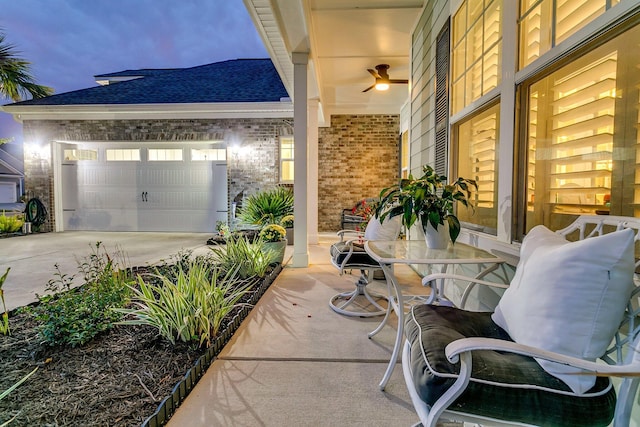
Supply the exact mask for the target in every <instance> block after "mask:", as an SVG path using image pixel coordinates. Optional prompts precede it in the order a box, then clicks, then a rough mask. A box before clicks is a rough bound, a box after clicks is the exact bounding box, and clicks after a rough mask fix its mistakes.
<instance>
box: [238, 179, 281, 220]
mask: <svg viewBox="0 0 640 427" xmlns="http://www.w3.org/2000/svg"><path fill="white" fill-rule="evenodd" d="M291 214H293V192H292V191H291V190H290V189H289V188H286V187H276V188H274V189H271V190H265V191H260V192H258V193H256V194H253V195H251V196H249V197H248V198H247V200H245V201H244V206H243V208H242V209H241V211H240V213H239V217H240V219H241V220H242V221H243V222H245V223H247V224H252V225H257V226H264V225H267V224H278V223H279V222H280V219H281V218H282V217H284V216H286V215H291Z"/></svg>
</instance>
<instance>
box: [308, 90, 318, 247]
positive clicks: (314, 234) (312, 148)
mask: <svg viewBox="0 0 640 427" xmlns="http://www.w3.org/2000/svg"><path fill="white" fill-rule="evenodd" d="M307 108H308V113H309V114H308V117H309V128H308V129H307V140H308V141H309V144H308V147H307V149H308V155H307V158H308V162H309V164H308V168H307V170H308V173H307V177H308V179H309V182H308V183H307V209H308V210H309V211H308V218H307V227H309V229H308V238H309V244H311V245H317V244H318V241H319V239H318V100H317V99H310V100H309V102H308V103H307Z"/></svg>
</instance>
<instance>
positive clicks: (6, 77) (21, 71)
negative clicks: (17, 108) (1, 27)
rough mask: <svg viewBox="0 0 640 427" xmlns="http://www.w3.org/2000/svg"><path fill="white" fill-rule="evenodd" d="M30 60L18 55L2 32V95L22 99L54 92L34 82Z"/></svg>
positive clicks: (0, 91)
mask: <svg viewBox="0 0 640 427" xmlns="http://www.w3.org/2000/svg"><path fill="white" fill-rule="evenodd" d="M30 65H31V63H30V62H27V61H25V60H24V59H22V58H19V57H18V56H16V51H15V47H14V46H13V45H11V44H8V43H6V42H5V35H4V34H3V33H0V95H3V96H6V97H7V98H11V99H12V100H14V101H20V100H22V99H23V97H24V98H27V97H28V96H29V95H31V97H33V98H44V97H45V96H49V95H51V94H53V89H52V88H50V87H48V86H42V85H39V84H36V83H35V82H34V79H33V76H32V75H31V73H30V70H29V68H30Z"/></svg>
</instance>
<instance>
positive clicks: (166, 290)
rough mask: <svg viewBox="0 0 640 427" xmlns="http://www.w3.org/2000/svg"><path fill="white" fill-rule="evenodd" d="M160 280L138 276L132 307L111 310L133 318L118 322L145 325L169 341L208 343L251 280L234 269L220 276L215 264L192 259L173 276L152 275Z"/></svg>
mask: <svg viewBox="0 0 640 427" xmlns="http://www.w3.org/2000/svg"><path fill="white" fill-rule="evenodd" d="M152 276H153V277H155V278H157V279H159V281H160V283H151V282H146V281H145V280H143V278H142V277H141V276H138V289H136V288H134V287H131V290H132V291H133V292H134V296H133V298H132V304H133V305H134V307H135V308H117V309H114V311H115V312H117V313H120V314H124V315H127V316H133V319H129V320H123V321H121V322H118V324H121V325H148V326H153V327H154V328H157V329H158V332H159V334H160V335H161V336H162V337H164V338H166V339H167V340H169V341H170V342H171V343H172V344H175V342H176V341H183V342H197V343H198V344H199V345H200V346H203V345H206V346H209V344H210V343H211V340H212V339H213V338H215V337H216V336H217V334H218V331H219V330H220V326H221V324H222V320H223V319H224V318H225V316H227V315H228V314H229V313H230V312H231V310H233V309H234V308H235V307H237V306H239V305H241V303H240V302H239V300H240V299H241V298H242V296H243V295H244V294H246V293H247V292H248V291H249V289H250V287H251V283H250V282H248V281H246V280H241V279H238V278H237V272H236V271H234V270H232V271H228V272H227V273H226V274H225V275H224V276H223V275H221V270H220V269H219V268H216V267H213V268H211V267H209V265H208V264H207V263H206V262H203V261H198V260H194V261H193V262H192V263H191V264H190V265H189V267H188V269H184V268H182V267H180V266H179V267H178V272H177V277H176V278H175V279H174V278H173V277H168V276H165V275H161V274H154V275H152Z"/></svg>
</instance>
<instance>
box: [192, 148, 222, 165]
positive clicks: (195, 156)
mask: <svg viewBox="0 0 640 427" xmlns="http://www.w3.org/2000/svg"><path fill="white" fill-rule="evenodd" d="M224 160H227V149H226V148H192V149H191V161H194V162H206V161H209V162H211V161H224Z"/></svg>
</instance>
